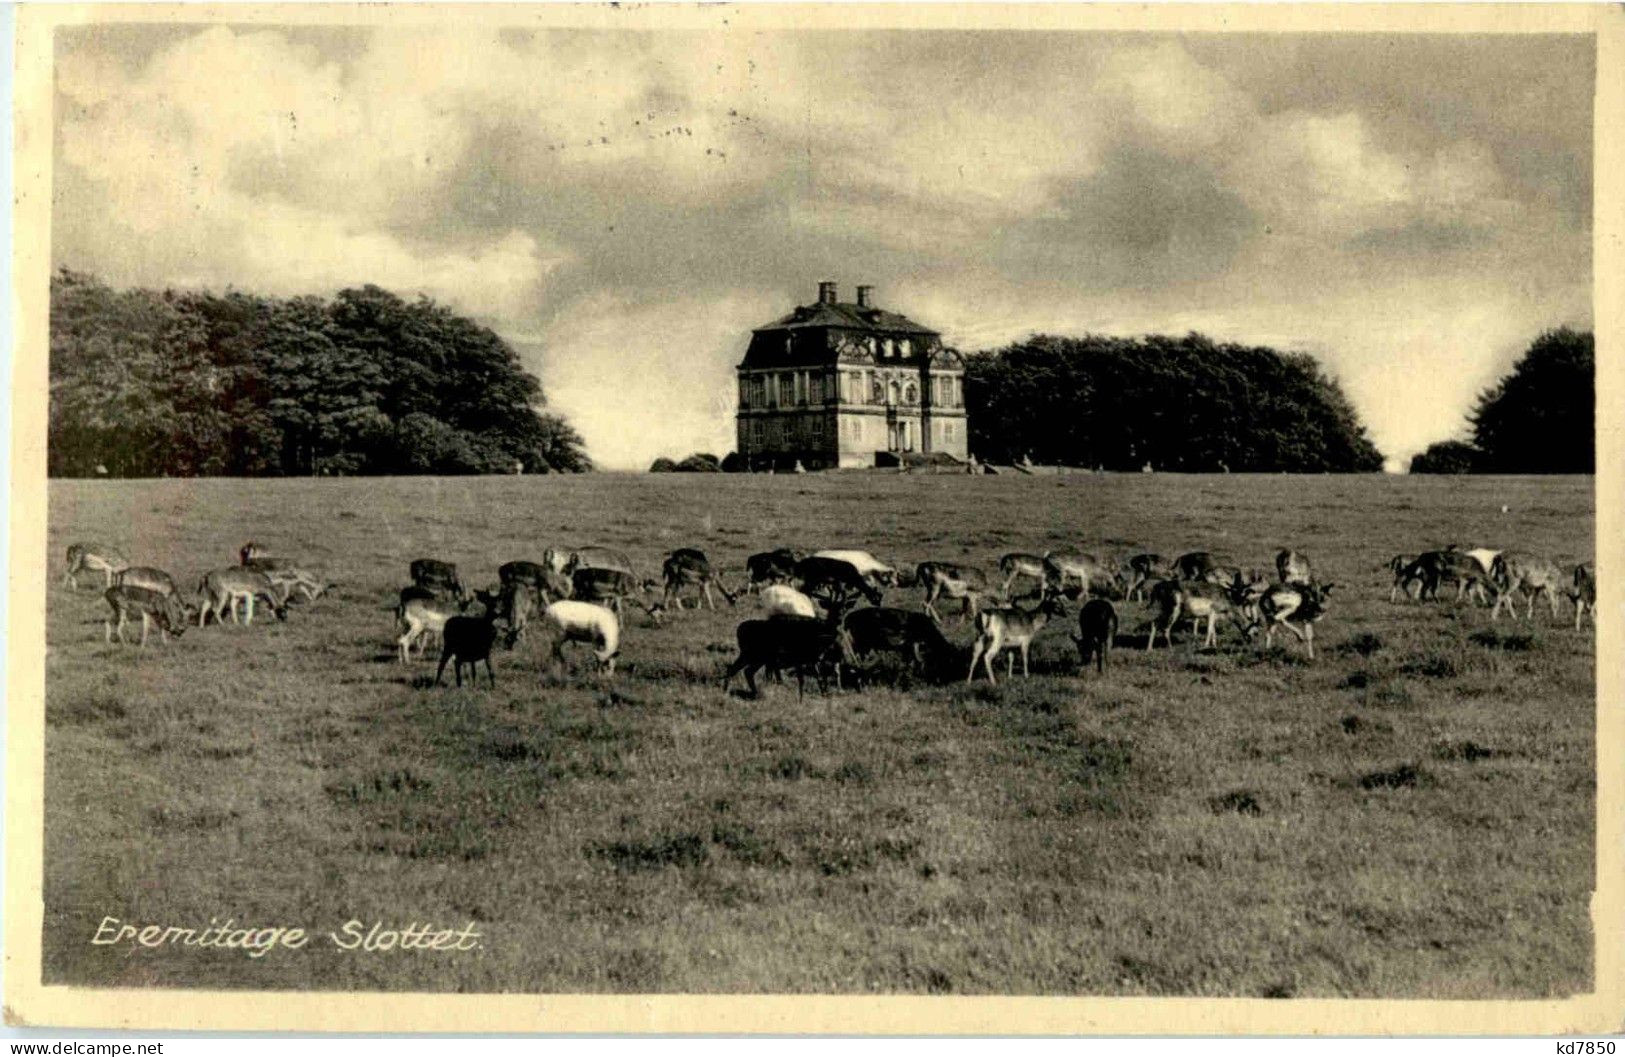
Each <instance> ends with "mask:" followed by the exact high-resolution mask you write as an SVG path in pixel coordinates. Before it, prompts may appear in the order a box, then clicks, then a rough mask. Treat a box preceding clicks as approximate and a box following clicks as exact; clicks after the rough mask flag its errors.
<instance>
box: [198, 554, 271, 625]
mask: <svg viewBox="0 0 1625 1057" xmlns="http://www.w3.org/2000/svg"><path fill="white" fill-rule="evenodd" d="M197 593H198V597H199V608H198V614H197V626H198V627H200V628H201V627H203V625H204V623H205V622H206V620H207V619H208V616H209V614H210V613H213V614H214V622H215V623H216V624H224V623H225V622H226V618H225V613H226V610H227V609H230V611H231V622H232V623H233V624H236V623H239V621H238V619H237V604H238V603H239V602H241V603H243V608H244V614H243V620H242V621H241V623H245V624H248V625H250V626H252V625H253V623H254V602H255V601H256V600H257V599H260V598H264V599H266V600H267V601H269V602H270V603H271V611H272V612H273V613H275V614H276V618H277V619H278V620H287V619H288V595H287V591H286V589H285V588H284V587H280V586H278V585H276V584H274V583H272V582H271V578H270V577H269V576H267V575H265V574H264V573H262V572H259V571H257V570H254V569H245V568H243V567H242V566H240V565H237V566H232V567H230V568H227V569H216V570H215V571H213V572H211V573H205V574H204V576H203V579H202V580H201V581H199V583H198V585H197Z"/></svg>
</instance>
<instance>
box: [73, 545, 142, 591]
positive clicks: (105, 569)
mask: <svg viewBox="0 0 1625 1057" xmlns="http://www.w3.org/2000/svg"><path fill="white" fill-rule="evenodd" d="M129 566H130V561H129V559H128V558H126V557H124V554H123V552H121V551H119V550H118V549H117V548H116V547H110V546H108V545H107V544H105V543H75V544H72V545H71V546H69V547H68V570H67V572H66V573H64V574H63V576H62V582H63V583H64V584H67V585H68V586H70V587H72V588H73V589H74V590H75V591H77V590H79V574H80V573H82V572H85V571H87V570H88V571H90V572H98V573H101V574H103V576H105V577H106V579H107V582H106V583H104V584H103V585H102V586H103V588H104V589H105V588H108V587H112V586H113V577H114V576H116V575H117V574H118V573H119V572H121V571H122V570H124V569H127V568H129Z"/></svg>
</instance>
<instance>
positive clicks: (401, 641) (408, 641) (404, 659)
mask: <svg viewBox="0 0 1625 1057" xmlns="http://www.w3.org/2000/svg"><path fill="white" fill-rule="evenodd" d="M395 645H396V646H398V647H400V651H401V663H402V664H407V663H410V658H411V656H412V630H411V629H410V628H408V629H407V631H406V634H404V635H402V636H401V637H400V638H398V639H396V640H395Z"/></svg>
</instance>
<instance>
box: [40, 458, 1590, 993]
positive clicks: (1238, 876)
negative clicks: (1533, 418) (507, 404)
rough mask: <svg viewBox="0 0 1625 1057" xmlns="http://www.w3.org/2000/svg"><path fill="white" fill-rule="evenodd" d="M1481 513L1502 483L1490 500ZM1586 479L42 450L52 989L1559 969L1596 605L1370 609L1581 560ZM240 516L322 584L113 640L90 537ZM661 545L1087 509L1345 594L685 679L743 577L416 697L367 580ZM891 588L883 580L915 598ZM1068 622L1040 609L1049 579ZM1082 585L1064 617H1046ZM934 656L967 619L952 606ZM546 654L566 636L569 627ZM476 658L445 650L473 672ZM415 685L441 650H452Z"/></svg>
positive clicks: (701, 986) (1121, 529)
mask: <svg viewBox="0 0 1625 1057" xmlns="http://www.w3.org/2000/svg"><path fill="white" fill-rule="evenodd" d="M1503 505H1506V506H1508V507H1509V508H1510V511H1509V512H1508V513H1506V514H1503V513H1501V508H1502V506H1503ZM1592 511H1593V497H1592V482H1591V479H1590V478H1561V479H1510V478H1435V479H1426V478H1394V477H1329V476H1328V477H1308V478H1304V477H1251V476H1223V477H1181V476H1169V475H1152V476H1139V475H1133V476H1116V475H1079V476H1072V477H1059V478H1010V477H1001V478H990V477H989V478H966V477H946V476H944V477H929V476H920V477H909V476H893V475H871V474H841V475H808V476H777V477H731V476H730V477H718V476H701V475H694V476H688V475H668V476H621V475H593V476H585V477H523V478H484V479H433V478H410V479H393V480H370V481H358V480H288V481H227V480H205V481H179V480H170V481H139V482H137V481H131V482H116V481H104V482H78V481H57V482H53V483H52V484H51V487H50V541H51V542H50V554H49V556H48V561H49V563H50V565H49V568H50V571H51V574H52V577H53V583H52V588H51V591H50V595H49V598H48V602H47V611H48V626H47V629H46V631H47V645H48V652H47V659H46V723H47V727H46V790H45V792H46V800H45V804H46V818H45V879H44V880H45V887H44V895H45V922H46V924H45V935H44V955H45V981H46V982H47V983H73V984H93V985H102V986H121V987H129V986H173V987H209V988H221V987H225V988H273V989H274V988H319V989H359V990H373V989H382V990H430V991H520V992H604V991H619V992H653V991H659V992H848V993H851V992H915V993H1007V994H1157V995H1250V996H1272V997H1290V996H1304V995H1319V996H1401V997H1452V998H1482V997H1491V996H1520V997H1527V996H1547V995H1564V994H1570V993H1574V992H1577V991H1585V990H1589V988H1590V986H1591V983H1590V982H1591V965H1592V936H1591V930H1590V925H1589V920H1588V905H1589V899H1590V893H1591V889H1592V885H1593V877H1594V866H1593V862H1594V836H1593V830H1594V826H1593V811H1594V787H1595V774H1594V714H1595V713H1594V674H1593V669H1594V662H1595V648H1594V640H1593V632H1592V630H1591V628H1590V626H1589V624H1588V625H1587V627H1586V629H1585V630H1584V631H1581V632H1576V631H1575V630H1574V629H1573V628H1572V609H1569V610H1567V611H1566V614H1565V617H1564V618H1563V620H1562V621H1561V622H1551V621H1550V619H1549V615H1546V614H1544V611H1543V608H1542V607H1540V606H1537V607H1536V619H1535V621H1534V622H1533V623H1532V624H1531V623H1528V622H1525V621H1523V620H1509V619H1507V618H1505V617H1504V616H1503V618H1502V619H1501V620H1500V621H1498V622H1492V621H1491V620H1490V617H1489V612H1488V610H1487V609H1484V608H1480V607H1475V606H1471V605H1463V606H1456V605H1453V604H1450V603H1448V602H1447V603H1438V604H1422V605H1418V604H1390V603H1389V602H1388V588H1389V583H1390V577H1389V574H1388V572H1387V570H1386V568H1385V563H1386V561H1387V559H1388V558H1389V557H1391V556H1392V555H1393V554H1395V553H1399V552H1401V551H1407V552H1413V553H1414V552H1415V551H1416V550H1418V549H1421V548H1422V547H1425V546H1428V545H1437V544H1443V543H1446V542H1450V541H1455V542H1459V543H1460V544H1462V545H1464V546H1477V545H1491V546H1499V547H1508V548H1512V547H1516V548H1522V549H1528V550H1533V551H1535V552H1537V553H1541V554H1545V555H1547V556H1550V557H1552V558H1553V559H1555V560H1558V561H1560V562H1562V563H1564V564H1569V563H1572V562H1573V561H1575V560H1579V559H1584V558H1590V557H1591V553H1592V525H1593V516H1592ZM249 539H254V540H257V541H259V542H261V543H263V544H265V545H267V546H268V547H269V548H270V550H271V551H272V553H275V554H279V555H291V556H298V557H300V558H302V559H305V560H306V561H308V563H309V564H310V565H312V566H315V567H317V568H319V569H321V570H322V571H323V572H324V573H325V574H326V575H327V576H328V578H329V579H331V580H333V581H335V582H336V583H337V584H338V587H337V588H336V589H335V590H334V591H333V592H331V593H330V594H328V595H326V596H324V597H323V598H321V599H320V600H318V601H317V602H315V603H314V604H310V605H305V606H298V607H295V608H294V610H293V611H292V613H291V616H290V619H289V620H288V621H287V622H286V623H276V622H275V621H269V622H265V623H259V622H257V623H256V624H255V625H254V626H253V627H251V628H246V627H234V626H230V625H228V626H225V627H216V626H214V625H213V624H211V625H210V626H209V627H208V628H206V629H204V630H201V631H200V630H198V629H196V628H193V629H192V631H191V632H190V633H188V634H187V635H185V636H184V637H183V638H182V639H180V640H178V641H175V642H171V643H170V644H169V645H167V646H158V645H156V644H154V645H149V647H148V648H146V649H144V650H142V649H136V648H134V647H133V646H126V647H120V646H118V645H116V644H114V645H107V644H104V643H103V641H102V617H103V613H104V610H105V604H104V603H103V601H102V599H101V597H100V590H99V589H98V590H95V591H92V590H90V589H89V587H88V586H87V587H86V588H85V589H83V590H81V591H79V592H74V591H72V590H70V589H68V588H65V587H63V586H61V585H60V584H59V583H57V582H56V581H57V580H59V579H60V576H61V562H62V553H63V551H64V550H65V548H66V547H67V545H68V544H69V543H72V542H75V541H80V540H105V541H108V542H111V543H114V544H117V545H119V546H121V547H123V548H124V549H125V550H126V552H127V553H128V554H129V555H130V557H131V558H132V559H133V560H134V561H136V562H138V563H140V564H152V565H158V566H160V567H163V568H166V569H168V570H170V571H171V572H173V573H175V574H176V576H177V579H179V580H181V581H182V583H183V585H184V587H185V588H186V589H187V590H190V588H191V587H192V586H193V585H194V584H195V583H196V582H197V580H198V578H199V577H200V576H201V574H202V573H203V572H204V571H206V570H207V569H209V568H214V567H218V566H223V565H228V564H231V563H232V562H233V561H234V560H235V555H236V551H237V548H238V547H240V546H241V545H242V544H243V543H244V542H245V541H247V540H249ZM587 543H599V544H605V545H609V546H614V547H618V548H621V549H624V550H625V551H627V552H628V553H629V554H630V555H631V557H632V558H633V560H634V562H635V563H637V564H639V565H640V566H641V567H642V570H644V571H645V572H647V573H649V574H653V573H655V572H656V571H657V570H658V566H659V560H660V556H661V555H662V554H663V553H665V552H667V551H669V550H671V549H674V548H676V547H680V546H698V547H701V548H703V549H705V550H706V551H707V552H708V553H709V554H710V555H711V557H712V559H713V561H714V562H715V563H716V564H717V565H718V566H719V567H721V568H722V569H723V570H725V576H726V577H727V578H728V579H729V580H730V581H731V582H733V583H735V584H737V583H738V582H739V581H740V580H741V579H742V569H743V564H744V558H745V556H746V555H748V554H750V553H752V552H755V551H758V550H765V549H770V548H772V547H775V546H792V547H798V548H804V549H814V548H817V547H822V546H857V547H863V548H867V549H870V550H873V551H874V552H876V553H877V554H879V555H880V556H882V557H883V558H886V559H889V560H892V561H894V562H895V563H898V564H905V563H906V564H912V563H914V562H917V561H920V560H924V559H938V560H952V561H970V562H976V563H980V564H981V565H983V566H984V567H986V568H988V569H990V570H991V568H992V566H993V563H994V562H995V561H996V559H997V558H998V556H999V555H1000V554H1001V553H1004V552H1006V551H1014V550H1023V551H1040V552H1041V551H1044V550H1046V549H1049V548H1059V547H1062V546H1081V547H1085V548H1088V549H1093V550H1096V551H1100V552H1103V553H1111V554H1121V555H1125V556H1126V555H1127V554H1128V553H1133V552H1135V551H1138V550H1140V549H1148V550H1153V551H1156V552H1158V553H1161V554H1163V555H1165V556H1169V557H1172V556H1174V555H1177V554H1179V553H1181V552H1182V551H1185V550H1194V549H1208V550H1214V551H1218V552H1221V553H1223V554H1226V555H1228V556H1230V557H1231V558H1233V559H1234V560H1236V561H1237V562H1239V563H1240V564H1242V565H1246V566H1257V567H1266V566H1268V565H1269V563H1270V561H1271V559H1272V557H1273V555H1274V552H1275V550H1276V549H1277V548H1278V547H1280V546H1292V547H1294V548H1296V549H1298V550H1300V551H1302V552H1304V553H1306V554H1308V555H1309V556H1310V557H1311V559H1312V560H1313V562H1314V563H1315V569H1316V572H1317V575H1318V577H1319V578H1320V579H1322V580H1331V581H1335V582H1336V583H1337V584H1338V585H1339V586H1338V588H1337V591H1336V593H1335V594H1334V595H1333V596H1332V600H1333V608H1332V611H1331V613H1330V615H1329V616H1328V617H1327V618H1326V620H1325V621H1324V622H1323V623H1322V624H1321V625H1320V626H1319V634H1318V636H1317V645H1318V646H1319V650H1318V651H1317V652H1318V654H1319V655H1318V656H1317V659H1316V660H1315V661H1314V662H1312V663H1311V662H1308V661H1306V660H1305V659H1304V657H1303V655H1302V652H1301V646H1300V645H1299V644H1298V643H1297V641H1296V640H1295V639H1292V638H1291V637H1290V636H1285V645H1281V644H1280V642H1281V637H1280V636H1278V638H1277V642H1278V644H1277V646H1276V648H1274V649H1273V650H1270V651H1265V650H1263V649H1262V648H1261V646H1260V645H1259V644H1258V643H1256V642H1243V641H1242V639H1241V637H1240V636H1239V634H1238V633H1237V632H1236V630H1235V628H1234V627H1221V629H1220V636H1221V637H1220V644H1219V647H1218V648H1217V649H1216V650H1212V651H1208V650H1201V651H1193V650H1192V649H1191V648H1190V646H1189V636H1188V635H1186V636H1184V637H1183V638H1180V637H1178V636H1176V642H1175V646H1174V648H1173V649H1172V650H1170V649H1167V648H1161V647H1159V648H1158V649H1156V650H1154V651H1152V652H1151V653H1149V654H1147V653H1144V652H1142V651H1141V649H1140V646H1141V645H1142V644H1143V641H1144V640H1143V622H1144V618H1145V610H1144V607H1143V606H1141V605H1139V604H1135V603H1120V614H1121V618H1122V626H1123V627H1122V632H1123V633H1122V636H1121V639H1122V642H1123V643H1124V644H1126V645H1127V646H1129V647H1131V648H1122V649H1119V650H1117V651H1114V653H1113V654H1112V658H1111V667H1110V668H1109V670H1108V671H1107V673H1106V675H1105V676H1104V677H1101V676H1097V675H1096V674H1095V673H1094V672H1093V671H1092V670H1091V671H1089V672H1084V673H1080V671H1079V669H1078V665H1077V661H1076V655H1075V652H1074V649H1073V646H1072V644H1071V642H1070V641H1069V638H1068V634H1069V633H1070V632H1071V631H1072V630H1074V628H1073V626H1072V625H1071V624H1070V621H1063V622H1061V623H1058V624H1054V625H1052V626H1051V627H1050V628H1048V629H1046V630H1045V632H1044V633H1043V635H1042V636H1041V637H1040V639H1039V641H1038V643H1037V644H1036V647H1035V650H1034V655H1033V669H1034V670H1033V675H1032V677H1031V678H1028V679H1022V678H1020V676H1019V668H1018V677H1017V678H1016V679H1015V680H1014V681H1011V682H1004V681H1002V675H1003V665H1002V664H1001V665H1000V666H999V672H1000V675H1001V683H1000V685H999V686H997V687H993V686H989V685H988V684H987V683H986V682H978V683H976V684H974V685H970V686H967V685H965V684H964V681H963V680H964V671H963V670H962V669H956V670H954V671H952V672H950V673H948V675H949V678H948V679H947V680H946V681H945V682H941V683H932V682H916V683H914V684H911V685H906V686H900V687H876V688H870V689H866V690H864V691H861V692H854V691H851V690H848V691H845V692H830V693H827V694H824V693H817V692H810V693H808V694H807V695H806V696H805V697H803V698H798V697H797V695H796V690H795V687H794V684H793V681H792V682H791V683H790V684H789V685H787V686H778V685H772V684H769V685H767V686H766V688H765V690H764V692H763V694H762V696H761V697H760V698H757V699H751V698H748V697H745V696H743V695H742V694H739V693H737V692H736V693H727V694H725V693H724V692H723V691H722V690H721V689H720V688H719V677H720V674H721V671H722V668H723V667H724V666H725V665H726V664H727V662H728V661H729V660H731V659H732V657H733V654H734V642H733V629H734V625H735V624H736V623H737V622H738V621H739V620H741V619H743V618H745V617H747V616H750V615H752V613H753V610H754V606H753V604H752V603H750V602H748V601H744V602H742V603H741V605H740V607H739V608H738V609H736V610H732V611H730V610H728V609H727V608H726V607H724V608H722V609H719V610H718V611H716V612H710V611H705V610H700V611H695V610H686V611H683V612H681V613H674V614H672V615H671V618H670V619H669V620H668V622H667V624H666V625H665V626H664V627H660V628H656V627H653V626H651V625H650V624H649V622H648V620H647V619H646V618H645V617H644V616H643V615H642V614H636V615H633V616H631V617H629V619H628V620H627V625H626V631H625V635H624V643H623V648H622V649H623V652H622V656H621V661H620V666H619V669H618V670H617V672H616V674H615V675H614V676H613V677H611V678H605V677H602V676H600V675H597V674H596V673H594V672H593V671H592V670H591V666H590V659H589V658H588V657H587V656H586V655H585V653H584V652H572V654H571V663H570V665H569V666H568V667H567V668H566V669H565V670H563V671H555V670H553V668H552V667H551V666H550V665H549V664H548V662H547V657H546V655H545V651H544V650H543V649H541V648H540V647H539V645H538V644H536V643H535V642H530V643H522V644H521V645H520V646H519V648H518V649H516V650H515V651H514V652H512V653H499V654H497V655H496V659H495V664H496V673H497V680H498V681H497V686H496V688H495V689H494V690H493V689H490V688H488V687H486V686H485V684H484V683H483V682H482V683H481V685H480V687H479V688H478V689H474V688H471V687H467V686H465V687H464V688H463V689H461V690H458V689H453V688H446V687H442V688H439V689H434V688H430V687H427V686H426V685H425V683H426V682H427V678H426V677H427V676H430V675H432V673H433V668H434V663H435V654H434V651H432V650H431V651H430V653H429V655H428V657H427V659H425V660H423V661H417V660H414V662H413V663H412V664H411V665H410V666H402V665H401V664H399V663H398V661H397V659H396V655H395V649H394V644H393V641H392V638H393V634H394V633H393V630H392V623H393V614H392V613H391V611H390V610H391V609H392V607H393V604H394V597H395V593H396V591H397V589H398V588H399V587H400V586H401V585H402V584H403V583H405V582H406V579H407V577H406V568H407V564H408V562H409V561H410V560H411V559H413V558H417V557H438V558H443V559H446V560H450V561H455V562H456V563H458V565H459V568H460V570H461V571H462V572H463V576H464V579H465V581H466V582H470V583H486V582H489V581H491V580H494V579H495V570H496V567H497V565H499V564H500V563H502V562H504V561H508V560H512V559H518V558H529V559H537V558H539V557H540V555H541V552H542V550H543V549H544V548H546V547H548V546H552V545H562V546H571V545H580V544H587ZM920 594H921V593H920V591H919V590H918V589H898V590H897V591H895V592H893V593H892V596H891V597H889V598H888V602H892V603H895V604H905V605H908V606H911V607H917V606H918V605H919V603H920ZM1074 612H1075V610H1074ZM1074 619H1075V618H1074ZM946 628H947V631H948V634H949V635H950V637H951V638H952V639H953V640H954V641H955V642H956V643H958V644H960V645H961V646H968V643H969V640H970V632H969V630H968V629H967V628H966V627H964V626H963V625H961V624H960V623H958V621H957V620H956V619H955V618H952V617H950V618H949V619H948V621H947V624H946ZM574 649H577V648H572V650H574ZM482 675H483V672H482ZM447 679H448V681H449V680H450V673H447ZM108 915H111V916H114V917H117V918H120V919H122V920H125V921H129V922H136V923H142V924H147V923H155V924H162V925H180V926H187V927H199V928H201V927H203V926H205V925H207V924H208V922H209V920H210V919H211V918H215V919H218V920H219V921H221V922H224V920H225V919H226V918H228V917H234V918H236V919H237V921H238V922H239V923H251V924H255V925H284V926H302V927H305V928H308V929H310V930H312V931H313V932H315V933H317V934H319V937H320V939H319V941H318V942H313V943H311V944H310V945H309V946H308V947H306V948H304V949H302V950H298V951H277V952H273V953H271V954H269V955H267V956H266V957H264V958H259V959H250V958H248V957H246V956H245V955H244V954H243V953H242V952H240V951H212V950H198V949H195V948H186V949H182V948H157V949H151V950H148V949H134V950H132V949H131V947H130V945H128V944H124V945H120V946H116V947H114V946H96V945H93V944H91V943H90V942H89V940H90V937H91V936H92V934H93V933H94V932H95V929H96V927H97V925H98V923H99V922H100V921H101V920H102V919H103V917H104V916H108ZM349 919H359V920H362V921H364V922H367V923H369V924H370V923H371V922H373V921H375V920H377V921H383V922H385V923H386V924H387V925H390V926H392V927H400V926H404V925H406V924H408V923H410V922H413V921H417V922H431V921H432V922H434V923H436V924H437V926H438V927H444V928H461V927H463V926H464V925H465V924H467V923H468V922H469V921H474V922H477V923H478V927H479V929H480V931H481V933H482V936H483V940H482V945H481V946H480V948H479V949H478V950H474V951H467V952H432V951H413V952H402V951H391V952H377V953H372V954H363V953H360V952H354V951H344V950H341V949H338V948H337V947H335V946H333V945H332V944H331V943H328V942H326V940H325V936H326V933H327V932H329V931H332V930H336V929H338V928H339V926H340V925H341V924H342V923H343V922H345V921H346V920H349Z"/></svg>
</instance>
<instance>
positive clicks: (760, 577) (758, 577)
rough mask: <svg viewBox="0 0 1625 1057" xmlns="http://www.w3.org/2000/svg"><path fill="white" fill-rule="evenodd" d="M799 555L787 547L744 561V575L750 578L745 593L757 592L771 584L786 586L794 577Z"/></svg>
mask: <svg viewBox="0 0 1625 1057" xmlns="http://www.w3.org/2000/svg"><path fill="white" fill-rule="evenodd" d="M799 561H801V555H799V554H797V553H796V552H795V551H793V550H791V549H790V548H788V547H780V548H779V549H778V550H775V551H763V552H761V553H760V554H752V555H751V556H750V557H749V558H746V559H745V573H746V574H747V576H749V578H750V582H749V583H748V584H747V585H746V587H745V590H746V591H759V590H761V589H762V588H763V587H768V586H771V585H773V584H787V583H789V582H790V581H791V580H794V579H795V576H796V563H797V562H799Z"/></svg>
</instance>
